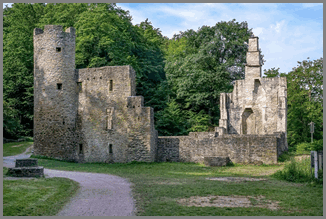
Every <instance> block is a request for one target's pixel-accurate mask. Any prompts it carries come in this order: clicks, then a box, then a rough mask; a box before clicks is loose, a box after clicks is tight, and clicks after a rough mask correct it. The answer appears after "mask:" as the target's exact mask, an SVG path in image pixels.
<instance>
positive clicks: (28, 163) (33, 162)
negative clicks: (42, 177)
mask: <svg viewBox="0 0 326 219" xmlns="http://www.w3.org/2000/svg"><path fill="white" fill-rule="evenodd" d="M37 166H38V163H37V159H33V158H29V159H16V163H15V167H37Z"/></svg>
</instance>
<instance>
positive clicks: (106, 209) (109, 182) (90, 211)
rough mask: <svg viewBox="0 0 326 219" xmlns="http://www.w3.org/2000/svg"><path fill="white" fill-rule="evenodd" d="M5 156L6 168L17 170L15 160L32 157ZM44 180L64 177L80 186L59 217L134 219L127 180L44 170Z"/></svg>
mask: <svg viewBox="0 0 326 219" xmlns="http://www.w3.org/2000/svg"><path fill="white" fill-rule="evenodd" d="M27 152H28V150H26V151H25V152H24V153H23V154H20V155H16V156H10V157H3V166H5V167H14V166H15V160H16V159H22V158H28V157H30V154H26V153H27ZM44 174H45V177H65V178H69V179H72V180H74V181H76V182H78V183H79V184H80V189H79V190H78V192H77V194H76V195H75V197H72V199H71V201H70V202H69V203H68V204H67V205H66V206H65V207H64V208H63V209H62V210H61V211H60V212H59V213H58V216H134V215H135V213H134V212H136V211H135V204H134V200H133V198H132V195H131V189H130V187H131V183H129V182H128V181H127V180H126V179H124V178H121V177H118V176H113V175H108V174H101V173H83V172H73V171H59V170H50V169H44Z"/></svg>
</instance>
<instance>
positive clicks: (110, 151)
mask: <svg viewBox="0 0 326 219" xmlns="http://www.w3.org/2000/svg"><path fill="white" fill-rule="evenodd" d="M112 153H113V152H112V144H109V154H112Z"/></svg>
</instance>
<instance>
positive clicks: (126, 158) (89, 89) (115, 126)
mask: <svg viewBox="0 0 326 219" xmlns="http://www.w3.org/2000/svg"><path fill="white" fill-rule="evenodd" d="M77 73H78V82H79V83H81V90H80V91H79V106H78V116H80V117H81V124H80V125H79V126H78V133H79V136H80V138H79V139H80V144H81V145H82V150H83V151H82V152H81V153H79V154H80V160H81V161H82V160H83V162H119V163H124V162H130V161H134V160H136V161H154V160H155V153H154V151H156V147H155V146H156V145H154V144H155V142H154V139H155V129H154V112H153V109H152V108H150V107H144V98H143V97H142V96H135V95H136V88H135V72H134V70H133V69H132V68H131V67H130V66H106V67H102V68H90V69H79V70H77Z"/></svg>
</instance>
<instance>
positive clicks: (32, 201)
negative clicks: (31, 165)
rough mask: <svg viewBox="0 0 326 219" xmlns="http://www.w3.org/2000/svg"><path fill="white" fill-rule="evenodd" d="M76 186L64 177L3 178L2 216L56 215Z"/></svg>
mask: <svg viewBox="0 0 326 219" xmlns="http://www.w3.org/2000/svg"><path fill="white" fill-rule="evenodd" d="M7 170H8V169H7V168H5V167H3V174H5V173H6V172H7ZM78 188H79V184H78V183H77V182H75V181H72V180H70V179H66V178H47V179H46V178H33V179H19V180H3V216H41V215H43V216H51V215H56V214H57V213H58V212H59V210H60V209H61V208H62V207H63V206H64V205H65V204H66V203H67V202H68V201H69V199H70V197H72V196H73V195H74V194H75V193H76V191H77V190H78Z"/></svg>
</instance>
